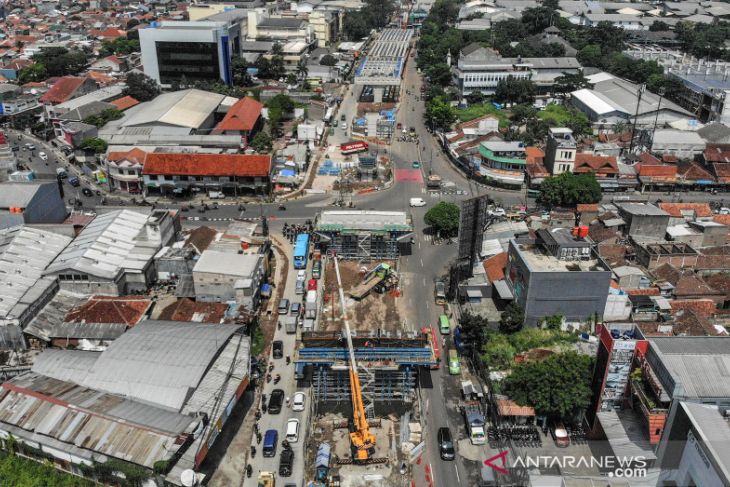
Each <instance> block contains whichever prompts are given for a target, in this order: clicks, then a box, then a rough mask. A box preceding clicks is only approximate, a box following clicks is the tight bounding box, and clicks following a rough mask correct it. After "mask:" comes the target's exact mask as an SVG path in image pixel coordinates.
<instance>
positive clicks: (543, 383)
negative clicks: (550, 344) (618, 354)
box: [503, 352, 591, 419]
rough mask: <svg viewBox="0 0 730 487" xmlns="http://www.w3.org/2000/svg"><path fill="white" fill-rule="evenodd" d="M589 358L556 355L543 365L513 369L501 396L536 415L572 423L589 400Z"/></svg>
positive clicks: (538, 363) (541, 363)
mask: <svg viewBox="0 0 730 487" xmlns="http://www.w3.org/2000/svg"><path fill="white" fill-rule="evenodd" d="M590 381H591V358H590V357H589V356H587V355H579V354H577V353H575V352H567V353H560V354H555V355H552V356H550V357H548V358H547V359H545V360H543V361H542V362H526V363H522V364H518V365H516V366H515V367H514V368H513V369H512V374H510V376H509V377H507V378H506V379H505V380H504V387H503V390H504V392H505V393H506V394H507V395H508V396H509V397H510V398H511V399H512V400H513V401H515V402H516V403H517V404H520V405H529V406H532V407H534V408H535V410H536V412H537V414H540V415H547V416H550V417H553V418H562V419H573V418H574V417H575V416H577V415H578V414H579V413H580V412H581V411H582V410H584V409H585V408H587V407H588V405H589V404H590V400H591V388H590Z"/></svg>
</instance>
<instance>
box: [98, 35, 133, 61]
mask: <svg viewBox="0 0 730 487" xmlns="http://www.w3.org/2000/svg"><path fill="white" fill-rule="evenodd" d="M132 52H139V41H138V40H130V39H127V38H124V37H118V38H116V39H114V40H113V41H103V42H102V43H101V47H100V48H99V56H101V57H107V56H110V55H112V54H119V55H125V54H129V53H132Z"/></svg>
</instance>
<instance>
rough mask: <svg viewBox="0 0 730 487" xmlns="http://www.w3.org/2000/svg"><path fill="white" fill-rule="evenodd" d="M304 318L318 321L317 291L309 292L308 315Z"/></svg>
mask: <svg viewBox="0 0 730 487" xmlns="http://www.w3.org/2000/svg"><path fill="white" fill-rule="evenodd" d="M304 317H305V318H307V319H309V320H314V319H317V291H308V292H307V301H306V314H305V315H304Z"/></svg>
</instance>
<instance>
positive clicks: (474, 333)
mask: <svg viewBox="0 0 730 487" xmlns="http://www.w3.org/2000/svg"><path fill="white" fill-rule="evenodd" d="M459 325H460V327H461V338H462V343H463V344H464V349H466V350H469V351H471V352H472V353H473V354H481V351H482V349H483V348H484V345H485V344H486V343H487V337H488V331H489V328H488V325H489V324H488V323H487V320H485V319H484V318H482V317H481V316H479V315H473V314H471V313H469V312H466V313H464V314H463V315H461V319H460V320H459Z"/></svg>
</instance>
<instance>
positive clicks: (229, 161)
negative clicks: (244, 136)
mask: <svg viewBox="0 0 730 487" xmlns="http://www.w3.org/2000/svg"><path fill="white" fill-rule="evenodd" d="M270 172H271V156H270V155H261V154H201V153H161V152H152V153H149V154H147V156H146V157H145V163H144V169H143V170H142V173H143V174H149V175H158V174H161V175H187V176H240V177H267V176H268V175H269V173H270Z"/></svg>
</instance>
